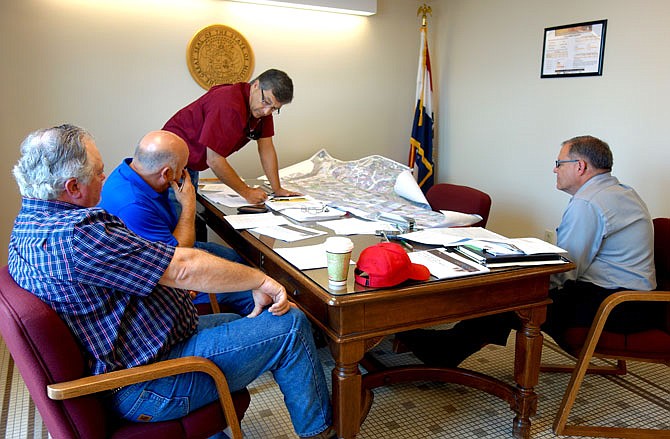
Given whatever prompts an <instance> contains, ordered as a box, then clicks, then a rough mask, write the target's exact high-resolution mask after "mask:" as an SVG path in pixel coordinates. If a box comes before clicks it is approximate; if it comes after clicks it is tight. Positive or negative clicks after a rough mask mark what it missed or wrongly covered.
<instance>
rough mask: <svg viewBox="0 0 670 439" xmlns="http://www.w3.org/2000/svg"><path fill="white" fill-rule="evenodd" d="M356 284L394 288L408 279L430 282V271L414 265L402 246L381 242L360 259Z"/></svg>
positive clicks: (363, 252)
mask: <svg viewBox="0 0 670 439" xmlns="http://www.w3.org/2000/svg"><path fill="white" fill-rule="evenodd" d="M354 274H355V276H356V282H357V283H359V284H361V285H365V286H366V287H393V286H395V285H398V284H400V283H403V282H405V281H406V280H407V279H413V280H428V279H429V278H430V271H428V268H426V267H425V266H424V265H421V264H414V263H412V261H410V259H409V256H407V253H406V252H405V249H403V248H402V247H401V246H400V245H398V244H396V243H394V242H380V243H379V244H375V245H371V246H370V247H367V248H365V249H364V250H363V251H362V252H361V254H360V256H359V257H358V263H357V264H356V270H354Z"/></svg>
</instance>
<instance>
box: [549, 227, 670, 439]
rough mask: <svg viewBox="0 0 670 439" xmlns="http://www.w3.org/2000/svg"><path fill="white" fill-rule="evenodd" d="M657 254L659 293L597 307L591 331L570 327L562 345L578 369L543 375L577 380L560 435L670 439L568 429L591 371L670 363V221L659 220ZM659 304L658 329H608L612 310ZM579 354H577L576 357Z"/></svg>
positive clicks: (558, 425) (649, 433)
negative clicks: (611, 362) (610, 363)
mask: <svg viewBox="0 0 670 439" xmlns="http://www.w3.org/2000/svg"><path fill="white" fill-rule="evenodd" d="M654 252H655V265H656V277H657V282H658V289H657V290H655V291H621V292H618V293H615V294H612V295H611V296H609V297H608V298H607V299H606V300H605V301H604V302H603V303H602V304H601V305H600V308H599V309H598V311H597V313H596V316H595V318H594V319H593V323H592V324H591V327H590V328H571V329H570V330H569V331H568V332H567V333H566V335H565V337H562V340H561V342H560V343H559V344H560V345H561V347H562V348H563V349H566V351H567V352H568V353H571V354H573V355H575V356H576V357H577V364H576V365H575V366H574V367H569V366H568V367H567V368H566V367H565V366H563V367H555V366H554V367H546V366H543V367H542V368H541V370H542V371H554V372H556V371H559V372H560V371H572V377H571V378H570V382H569V384H568V387H567V389H566V391H565V394H564V395H563V400H562V402H561V405H560V407H559V409H558V413H557V415H556V418H555V420H554V425H553V429H554V432H555V433H556V434H557V435H569V436H596V437H616V438H647V437H654V438H659V437H664V438H670V431H668V430H657V429H644V428H619V427H605V426H589V425H569V424H568V423H567V421H568V416H569V415H570V411H571V410H572V407H573V405H574V403H575V399H576V397H577V392H579V389H580V387H581V384H582V381H583V380H584V375H585V374H586V373H600V374H602V373H606V374H624V373H626V368H625V362H626V361H627V360H635V361H645V362H657V363H664V364H667V365H670V218H656V219H654ZM633 301H649V302H659V306H660V307H665V310H664V315H665V319H664V321H663V319H661V320H662V321H661V322H659V325H658V327H657V328H652V329H649V330H646V331H642V332H636V333H630V334H619V333H612V332H609V331H607V330H605V329H604V326H605V323H606V322H607V319H608V317H609V315H610V313H611V312H612V310H613V309H614V308H615V307H617V306H619V305H621V304H623V303H626V302H633ZM577 353H578V354H577ZM592 357H598V358H609V359H615V360H617V362H618V367H617V368H610V369H607V368H589V363H590V360H591V358H592Z"/></svg>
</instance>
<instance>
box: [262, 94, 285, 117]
mask: <svg viewBox="0 0 670 439" xmlns="http://www.w3.org/2000/svg"><path fill="white" fill-rule="evenodd" d="M261 105H262V106H264V107H265V108H267V107H270V110H272V113H274V112H275V111H276V112H277V114H279V110H281V107H275V106H273V105H272V102H270V101H268V100H266V99H265V93H263V89H262V88H261Z"/></svg>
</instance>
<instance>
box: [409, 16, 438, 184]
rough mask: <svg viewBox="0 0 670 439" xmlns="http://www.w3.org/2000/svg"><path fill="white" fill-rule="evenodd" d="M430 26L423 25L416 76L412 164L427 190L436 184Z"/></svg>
mask: <svg viewBox="0 0 670 439" xmlns="http://www.w3.org/2000/svg"><path fill="white" fill-rule="evenodd" d="M426 34H427V29H426V26H425V25H423V26H421V46H420V47H421V49H420V51H419V72H418V74H417V78H416V108H415V109H414V123H413V125H412V136H411V138H410V141H409V143H410V149H409V167H410V168H412V169H413V170H414V174H415V176H416V181H417V183H418V184H419V187H420V188H421V190H422V191H423V193H426V191H427V190H428V189H429V188H430V187H431V186H432V185H433V177H434V175H433V174H434V172H433V171H434V169H433V168H434V167H433V102H432V101H433V99H432V94H433V82H432V78H431V73H430V56H429V54H428V40H427V38H426Z"/></svg>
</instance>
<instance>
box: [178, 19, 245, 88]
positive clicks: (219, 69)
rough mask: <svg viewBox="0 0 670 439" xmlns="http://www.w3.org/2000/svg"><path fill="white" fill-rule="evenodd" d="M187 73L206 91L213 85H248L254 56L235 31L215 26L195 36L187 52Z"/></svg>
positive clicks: (243, 39) (218, 25)
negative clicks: (242, 83) (241, 83)
mask: <svg viewBox="0 0 670 439" xmlns="http://www.w3.org/2000/svg"><path fill="white" fill-rule="evenodd" d="M186 62H187V64H188V70H189V71H190V72H191V76H193V79H195V81H196V82H197V83H198V84H200V86H201V87H202V88H204V89H205V90H209V88H210V87H212V86H213V85H218V84H232V83H235V82H247V81H249V79H250V78H251V73H252V72H253V69H254V54H253V52H252V51H251V47H250V46H249V43H248V42H247V40H246V39H245V38H244V37H243V36H242V34H240V33H239V32H237V31H236V30H235V29H233V28H230V27H228V26H224V25H222V24H213V25H211V26H207V27H206V28H204V29H201V30H200V31H198V33H196V34H195V35H194V36H193V38H192V39H191V42H190V43H189V44H188V49H187V52H186Z"/></svg>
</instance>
